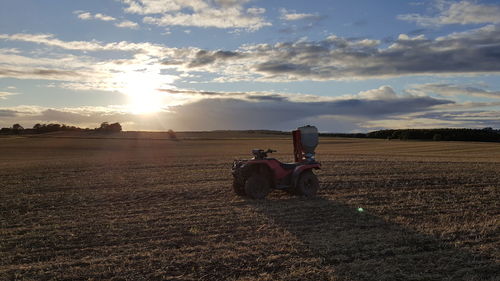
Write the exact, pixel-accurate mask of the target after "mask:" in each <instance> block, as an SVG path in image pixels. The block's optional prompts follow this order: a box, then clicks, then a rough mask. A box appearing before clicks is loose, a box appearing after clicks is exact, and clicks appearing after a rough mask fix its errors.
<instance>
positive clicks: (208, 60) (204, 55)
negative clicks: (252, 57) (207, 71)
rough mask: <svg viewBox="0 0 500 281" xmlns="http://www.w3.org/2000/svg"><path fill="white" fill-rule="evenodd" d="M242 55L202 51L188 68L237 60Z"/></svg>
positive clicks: (229, 52) (228, 52) (230, 52)
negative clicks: (232, 59)
mask: <svg viewBox="0 0 500 281" xmlns="http://www.w3.org/2000/svg"><path fill="white" fill-rule="evenodd" d="M240 56H242V54H240V53H237V52H232V51H205V50H200V51H198V53H196V56H195V58H194V59H193V60H191V62H189V64H188V65H187V66H188V67H199V66H203V65H207V64H212V63H214V62H216V61H223V60H226V59H231V58H237V57H240Z"/></svg>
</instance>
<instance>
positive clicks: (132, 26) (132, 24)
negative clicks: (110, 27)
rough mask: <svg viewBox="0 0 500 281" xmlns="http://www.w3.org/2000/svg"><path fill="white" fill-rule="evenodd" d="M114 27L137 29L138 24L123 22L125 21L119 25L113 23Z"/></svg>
mask: <svg viewBox="0 0 500 281" xmlns="http://www.w3.org/2000/svg"><path fill="white" fill-rule="evenodd" d="M115 26H117V27H124V28H132V29H137V28H138V27H139V24H137V23H135V22H133V21H129V20H125V21H122V22H119V23H115Z"/></svg>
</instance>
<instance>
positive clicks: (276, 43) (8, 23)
mask: <svg viewBox="0 0 500 281" xmlns="http://www.w3.org/2000/svg"><path fill="white" fill-rule="evenodd" d="M499 78H500V1H485V0H482V1H472V0H467V1H443V0H429V1H400V0H387V1H372V0H355V1H352V0H330V1H326V0H325V1H322V0H316V1H296V0H288V1H283V0H282V1H278V0H254V1H252V0H81V1H67V0H2V1H1V2H0V127H10V126H12V124H14V123H20V124H21V125H23V126H24V127H25V128H31V127H33V125H35V124H37V123H46V124H47V123H60V124H67V125H73V126H79V127H89V128H95V127H98V126H99V124H100V123H102V122H120V123H121V124H122V126H123V129H124V130H151V131H165V130H168V129H173V130H177V131H192V130H220V129H236V130H244V129H273V130H290V129H293V128H296V127H299V126H302V125H306V124H312V125H316V126H317V127H318V128H319V130H320V131H322V132H346V133H347V132H368V131H373V130H379V129H387V128H444V127H448V128H463V127H465V128H485V127H493V128H497V129H498V128H500V79H499Z"/></svg>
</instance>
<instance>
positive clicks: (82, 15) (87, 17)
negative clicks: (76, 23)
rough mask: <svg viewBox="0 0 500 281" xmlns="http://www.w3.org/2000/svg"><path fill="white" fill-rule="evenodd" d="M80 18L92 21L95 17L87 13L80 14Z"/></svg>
mask: <svg viewBox="0 0 500 281" xmlns="http://www.w3.org/2000/svg"><path fill="white" fill-rule="evenodd" d="M78 18H79V19H82V20H91V19H92V18H93V16H92V14H90V13H88V12H85V13H81V14H79V15H78Z"/></svg>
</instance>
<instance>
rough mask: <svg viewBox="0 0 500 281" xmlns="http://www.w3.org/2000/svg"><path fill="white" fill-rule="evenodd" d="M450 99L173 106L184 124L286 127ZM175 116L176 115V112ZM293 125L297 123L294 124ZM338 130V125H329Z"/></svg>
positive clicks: (397, 110) (420, 107)
mask: <svg viewBox="0 0 500 281" xmlns="http://www.w3.org/2000/svg"><path fill="white" fill-rule="evenodd" d="M451 103H453V102H452V101H449V100H439V99H434V98H431V97H407V98H397V99H388V100H362V99H350V100H338V101H322V102H293V101H290V100H280V99H278V100H274V101H269V100H261V101H259V102H251V101H245V100H239V99H228V98H222V99H221V98H218V99H204V100H201V101H198V102H194V103H190V104H185V105H181V106H177V107H174V108H172V111H173V112H175V120H176V121H177V122H179V124H182V127H187V128H199V127H200V126H201V124H204V125H205V126H208V127H209V128H212V129H224V128H226V129H227V128H232V129H237V128H270V127H274V128H286V127H289V126H292V124H297V123H303V122H304V120H310V119H311V118H312V119H314V118H321V117H324V116H342V117H351V118H353V119H356V118H357V119H373V118H385V117H388V116H393V115H397V114H405V113H413V112H420V111H425V110H429V109H431V108H432V107H433V106H436V105H443V104H451ZM172 117H173V116H172ZM292 127H293V126H292ZM328 129H329V130H334V128H328Z"/></svg>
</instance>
